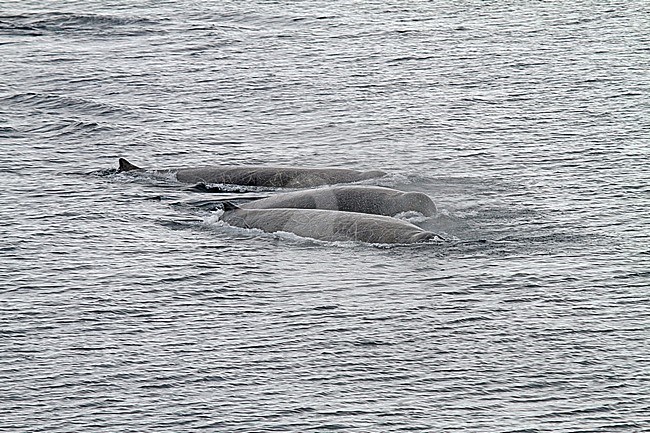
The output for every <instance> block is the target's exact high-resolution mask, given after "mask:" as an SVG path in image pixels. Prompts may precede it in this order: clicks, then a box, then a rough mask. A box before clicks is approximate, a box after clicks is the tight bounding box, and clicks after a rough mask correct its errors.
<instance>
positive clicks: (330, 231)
mask: <svg viewBox="0 0 650 433" xmlns="http://www.w3.org/2000/svg"><path fill="white" fill-rule="evenodd" d="M222 220H223V221H225V222H226V223H228V224H230V225H233V226H236V227H242V228H254V229H259V230H262V231H264V232H267V233H276V232H289V233H294V234H296V235H298V236H302V237H308V238H313V239H319V240H324V241H360V242H366V243H381V244H399V243H414V242H425V241H427V240H431V239H435V238H436V237H437V235H436V234H435V233H432V232H427V231H425V230H423V229H421V228H420V227H418V226H416V225H414V224H411V223H408V222H406V221H402V220H398V219H395V218H391V217H387V216H382V215H368V214H362V213H357V212H339V211H331V210H323V209H288V208H274V209H243V208H239V209H233V210H230V211H226V212H224V214H223V216H222Z"/></svg>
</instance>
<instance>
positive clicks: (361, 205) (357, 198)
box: [239, 185, 436, 216]
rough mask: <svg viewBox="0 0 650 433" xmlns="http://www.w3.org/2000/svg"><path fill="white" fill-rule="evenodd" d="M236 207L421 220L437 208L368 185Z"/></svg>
mask: <svg viewBox="0 0 650 433" xmlns="http://www.w3.org/2000/svg"><path fill="white" fill-rule="evenodd" d="M239 206H240V207H241V208H242V209H270V208H299V209H326V210H338V211H345V212H359V213H367V214H375V215H386V216H395V215H397V214H399V213H402V212H408V211H415V212H419V213H421V214H423V215H424V216H431V215H434V214H435V213H436V205H435V204H434V202H433V200H431V198H430V197H429V196H428V195H426V194H424V193H421V192H404V191H399V190H396V189H392V188H385V187H381V186H369V185H343V186H333V187H325V188H318V189H308V190H299V191H292V192H286V193H279V194H274V195H271V196H269V197H267V198H262V199H259V200H254V201H250V202H248V203H245V204H241V205H239Z"/></svg>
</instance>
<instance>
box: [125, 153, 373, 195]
mask: <svg viewBox="0 0 650 433" xmlns="http://www.w3.org/2000/svg"><path fill="white" fill-rule="evenodd" d="M117 171H118V173H119V172H129V171H142V172H145V171H146V172H148V173H152V174H154V175H160V176H169V175H175V176H176V179H177V180H178V181H179V182H181V183H204V184H231V185H243V186H261V187H279V188H305V187H315V186H321V185H334V184H338V183H352V182H359V181H362V180H368V179H375V178H379V177H383V176H385V175H386V173H385V172H384V171H381V170H371V171H358V170H351V169H346V168H301V167H265V166H227V165H224V166H205V167H194V168H172V169H167V170H145V169H142V168H140V167H138V166H136V165H134V164H131V163H130V162H129V161H127V160H126V159H124V158H120V159H119V168H118V170H117Z"/></svg>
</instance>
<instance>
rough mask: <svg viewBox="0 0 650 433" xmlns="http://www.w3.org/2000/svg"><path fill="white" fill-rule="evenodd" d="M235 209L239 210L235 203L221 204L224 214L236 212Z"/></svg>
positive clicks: (225, 202) (226, 202)
mask: <svg viewBox="0 0 650 433" xmlns="http://www.w3.org/2000/svg"><path fill="white" fill-rule="evenodd" d="M237 209H241V208H240V207H239V206H237V205H236V204H235V203H233V202H231V201H224V202H223V211H224V212H228V211H230V210H237Z"/></svg>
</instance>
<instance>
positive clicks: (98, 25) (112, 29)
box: [0, 12, 158, 36]
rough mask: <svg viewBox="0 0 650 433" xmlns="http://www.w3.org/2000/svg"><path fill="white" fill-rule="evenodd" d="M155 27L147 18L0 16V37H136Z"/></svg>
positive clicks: (61, 14)
mask: <svg viewBox="0 0 650 433" xmlns="http://www.w3.org/2000/svg"><path fill="white" fill-rule="evenodd" d="M156 24H158V22H156V21H153V20H151V19H148V18H141V17H118V16H114V15H98V14H78V13H71V12H37V13H23V14H14V15H11V14H6V15H0V34H4V35H22V36H42V35H45V34H48V33H75V34H78V33H83V34H86V35H87V34H88V33H91V34H96V35H102V34H109V35H111V36H116V35H118V36H120V35H121V36H136V35H141V34H146V33H151V32H154V31H155V30H154V29H153V28H152V27H153V26H155V25H156Z"/></svg>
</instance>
